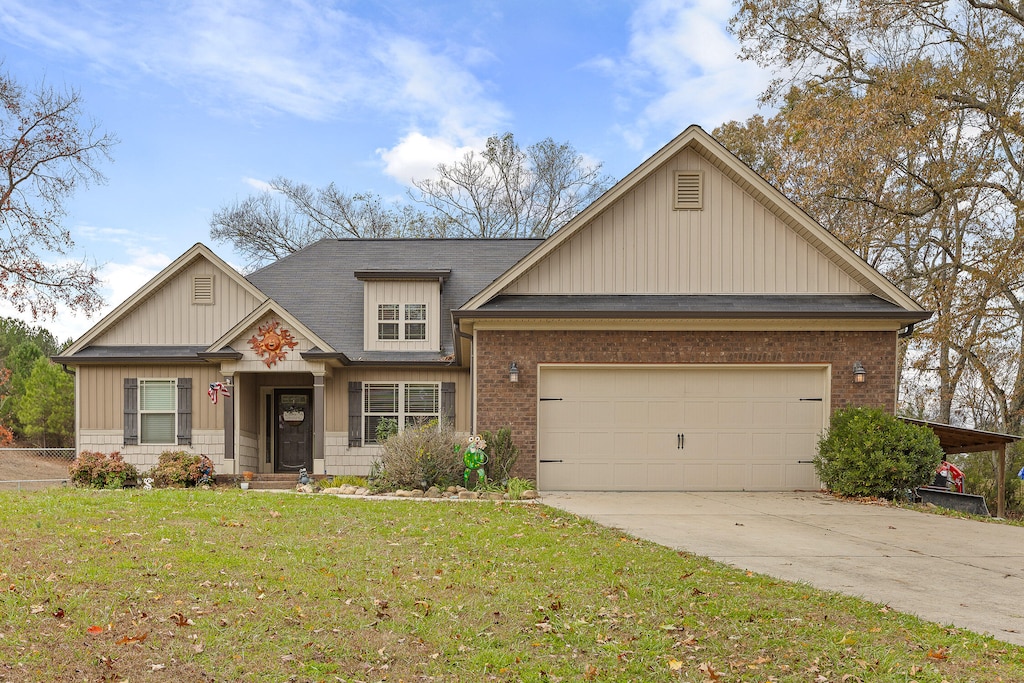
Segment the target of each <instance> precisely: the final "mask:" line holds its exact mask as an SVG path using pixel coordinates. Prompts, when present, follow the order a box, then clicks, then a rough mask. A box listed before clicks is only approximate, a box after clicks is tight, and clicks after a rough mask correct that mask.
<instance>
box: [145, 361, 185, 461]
mask: <svg viewBox="0 0 1024 683" xmlns="http://www.w3.org/2000/svg"><path fill="white" fill-rule="evenodd" d="M159 383H163V384H169V385H170V387H171V398H172V399H173V407H172V408H171V409H170V410H145V409H144V408H143V407H142V406H143V396H144V394H145V391H144V389H143V386H144V385H146V384H159ZM138 412H139V425H138V434H139V445H140V446H175V445H177V443H178V437H177V434H178V380H177V378H174V377H140V378H139V411H138ZM144 415H170V416H171V417H172V418H173V419H174V429H173V430H172V431H171V440H170V441H159V442H157V441H146V440H145V438H144V436H143V435H144V429H143V416H144Z"/></svg>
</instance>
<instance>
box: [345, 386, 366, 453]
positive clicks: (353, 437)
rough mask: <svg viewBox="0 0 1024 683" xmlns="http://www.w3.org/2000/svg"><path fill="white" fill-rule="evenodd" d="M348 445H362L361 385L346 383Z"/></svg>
mask: <svg viewBox="0 0 1024 683" xmlns="http://www.w3.org/2000/svg"><path fill="white" fill-rule="evenodd" d="M348 445H349V446H362V445H363V383H362V382H349V383H348Z"/></svg>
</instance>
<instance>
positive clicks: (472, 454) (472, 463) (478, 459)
mask: <svg viewBox="0 0 1024 683" xmlns="http://www.w3.org/2000/svg"><path fill="white" fill-rule="evenodd" d="M485 448H487V442H486V441H484V439H483V437H482V436H480V435H479V434H477V435H476V436H471V437H469V443H468V444H467V445H466V447H465V448H460V447H459V445H458V444H456V445H455V454H456V455H461V456H462V464H463V465H465V466H466V469H465V471H464V472H463V473H462V485H463V486H465V487H466V488H469V475H470V473H471V472H474V471H475V472H476V476H477V481H478V482H479V483H481V484H486V483H487V473H486V472H484V465H486V464H487V453H485V452H484V449H485Z"/></svg>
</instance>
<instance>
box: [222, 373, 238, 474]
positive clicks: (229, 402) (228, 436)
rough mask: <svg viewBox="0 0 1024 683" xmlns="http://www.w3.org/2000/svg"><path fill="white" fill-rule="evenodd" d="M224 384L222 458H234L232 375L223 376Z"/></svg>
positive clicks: (233, 383)
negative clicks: (225, 392)
mask: <svg viewBox="0 0 1024 683" xmlns="http://www.w3.org/2000/svg"><path fill="white" fill-rule="evenodd" d="M224 386H226V387H227V388H228V392H227V394H225V395H224V397H223V400H224V459H225V460H234V459H235V380H234V377H233V376H230V375H229V376H226V377H224Z"/></svg>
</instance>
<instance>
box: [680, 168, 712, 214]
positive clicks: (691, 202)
mask: <svg viewBox="0 0 1024 683" xmlns="http://www.w3.org/2000/svg"><path fill="white" fill-rule="evenodd" d="M675 190H676V191H675V204H674V205H673V207H672V208H674V209H680V210H681V209H703V208H704V174H702V173H701V172H700V171H676V187H675Z"/></svg>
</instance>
